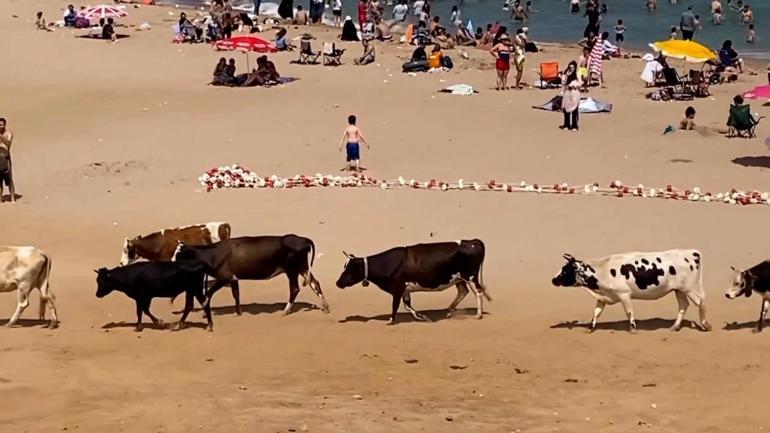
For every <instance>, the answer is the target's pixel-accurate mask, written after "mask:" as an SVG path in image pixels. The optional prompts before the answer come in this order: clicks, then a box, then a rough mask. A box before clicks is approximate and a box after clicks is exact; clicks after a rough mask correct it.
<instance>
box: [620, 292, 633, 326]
mask: <svg viewBox="0 0 770 433" xmlns="http://www.w3.org/2000/svg"><path fill="white" fill-rule="evenodd" d="M620 303H621V304H623V310H624V311H625V312H626V317H628V325H629V327H630V328H629V329H630V331H631V332H632V333H635V332H636V319H634V309H633V308H632V307H631V297H630V296H628V295H626V296H621V297H620Z"/></svg>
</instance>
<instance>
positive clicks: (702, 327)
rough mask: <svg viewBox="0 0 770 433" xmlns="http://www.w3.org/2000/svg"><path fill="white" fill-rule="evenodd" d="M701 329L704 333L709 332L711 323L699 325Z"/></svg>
mask: <svg viewBox="0 0 770 433" xmlns="http://www.w3.org/2000/svg"><path fill="white" fill-rule="evenodd" d="M700 327H701V329H703V331H704V332H710V331H711V323H708V322H706V323H701V325H700Z"/></svg>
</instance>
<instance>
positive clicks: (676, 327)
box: [668, 325, 682, 332]
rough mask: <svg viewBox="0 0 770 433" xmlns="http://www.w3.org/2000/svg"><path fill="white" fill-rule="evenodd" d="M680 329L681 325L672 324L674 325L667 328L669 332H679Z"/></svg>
mask: <svg viewBox="0 0 770 433" xmlns="http://www.w3.org/2000/svg"><path fill="white" fill-rule="evenodd" d="M680 329H682V326H681V325H674V326H672V327H670V328H668V330H669V331H671V332H679V330H680Z"/></svg>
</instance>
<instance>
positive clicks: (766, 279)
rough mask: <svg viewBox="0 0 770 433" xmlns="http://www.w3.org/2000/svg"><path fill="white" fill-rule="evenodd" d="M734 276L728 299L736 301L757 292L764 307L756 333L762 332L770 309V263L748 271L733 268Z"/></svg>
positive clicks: (766, 262)
mask: <svg viewBox="0 0 770 433" xmlns="http://www.w3.org/2000/svg"><path fill="white" fill-rule="evenodd" d="M732 270H733V275H732V277H731V278H730V288H729V289H727V292H725V296H726V297H727V298H728V299H735V298H737V297H739V296H741V295H744V296H746V297H747V298H748V297H749V296H751V292H752V291H754V292H757V294H759V295H760V296H761V297H762V307H761V309H760V310H759V320H757V327H756V328H755V329H754V332H762V328H763V327H764V323H765V316H766V315H767V310H768V308H770V261H767V260H765V261H764V262H762V263H760V264H758V265H756V266H754V267H753V268H751V269H748V270H745V271H744V270H741V269H735V268H732Z"/></svg>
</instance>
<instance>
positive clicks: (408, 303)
mask: <svg viewBox="0 0 770 433" xmlns="http://www.w3.org/2000/svg"><path fill="white" fill-rule="evenodd" d="M401 299H402V300H403V301H404V307H406V311H408V312H410V313H411V314H412V317H414V318H415V320H418V321H420V322H429V321H430V320H429V319H428V318H427V317H425V316H423V315H422V314H420V313H418V312H417V310H415V309H414V308H412V294H411V293H410V292H409V290H404V294H403V295H402V296H401Z"/></svg>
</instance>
